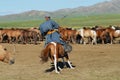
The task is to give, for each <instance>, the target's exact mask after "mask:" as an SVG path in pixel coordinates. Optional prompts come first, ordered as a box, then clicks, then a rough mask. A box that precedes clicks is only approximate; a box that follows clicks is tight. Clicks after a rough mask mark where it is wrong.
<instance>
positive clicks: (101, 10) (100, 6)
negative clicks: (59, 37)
mask: <svg viewBox="0 0 120 80" xmlns="http://www.w3.org/2000/svg"><path fill="white" fill-rule="evenodd" d="M119 3H120V0H111V1H105V2H102V3H97V4H95V5H92V6H87V7H85V6H80V7H77V8H72V9H71V8H67V9H60V10H57V11H54V12H48V11H37V10H32V11H27V12H23V13H19V14H12V15H5V16H0V22H9V21H27V20H41V19H42V18H43V16H44V15H45V14H50V15H51V16H52V17H53V18H66V17H71V18H72V17H78V16H89V15H103V14H119V13H120V5H119Z"/></svg>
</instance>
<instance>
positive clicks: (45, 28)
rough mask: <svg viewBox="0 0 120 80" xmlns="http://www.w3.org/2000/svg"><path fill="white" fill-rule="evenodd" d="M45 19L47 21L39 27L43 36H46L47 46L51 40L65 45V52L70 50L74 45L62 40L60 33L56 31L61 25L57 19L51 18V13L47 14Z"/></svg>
mask: <svg viewBox="0 0 120 80" xmlns="http://www.w3.org/2000/svg"><path fill="white" fill-rule="evenodd" d="M45 20H46V21H45V22H44V23H42V24H41V25H40V27H39V29H40V32H41V34H42V36H45V38H46V41H45V46H46V45H47V44H48V43H50V42H56V43H60V44H61V45H63V46H64V50H65V52H70V51H71V50H72V47H71V46H70V45H68V44H66V42H64V41H63V40H61V38H60V37H61V36H60V34H59V33H58V32H57V31H56V29H58V28H59V25H58V24H57V23H56V22H55V21H53V20H51V18H50V16H49V15H47V16H45Z"/></svg>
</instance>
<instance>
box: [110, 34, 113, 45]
mask: <svg viewBox="0 0 120 80" xmlns="http://www.w3.org/2000/svg"><path fill="white" fill-rule="evenodd" d="M110 43H111V44H113V36H112V34H110Z"/></svg>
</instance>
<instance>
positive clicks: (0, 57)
mask: <svg viewBox="0 0 120 80" xmlns="http://www.w3.org/2000/svg"><path fill="white" fill-rule="evenodd" d="M0 61H3V62H5V63H9V64H14V63H15V58H13V56H12V54H11V53H9V52H8V51H7V49H6V48H3V47H2V46H1V45H0Z"/></svg>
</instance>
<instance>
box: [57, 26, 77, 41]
mask: <svg viewBox="0 0 120 80" xmlns="http://www.w3.org/2000/svg"><path fill="white" fill-rule="evenodd" d="M58 32H59V33H60V34H61V36H62V38H63V40H64V41H68V42H71V43H75V40H76V36H77V30H72V29H71V28H63V27H59V29H58Z"/></svg>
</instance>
